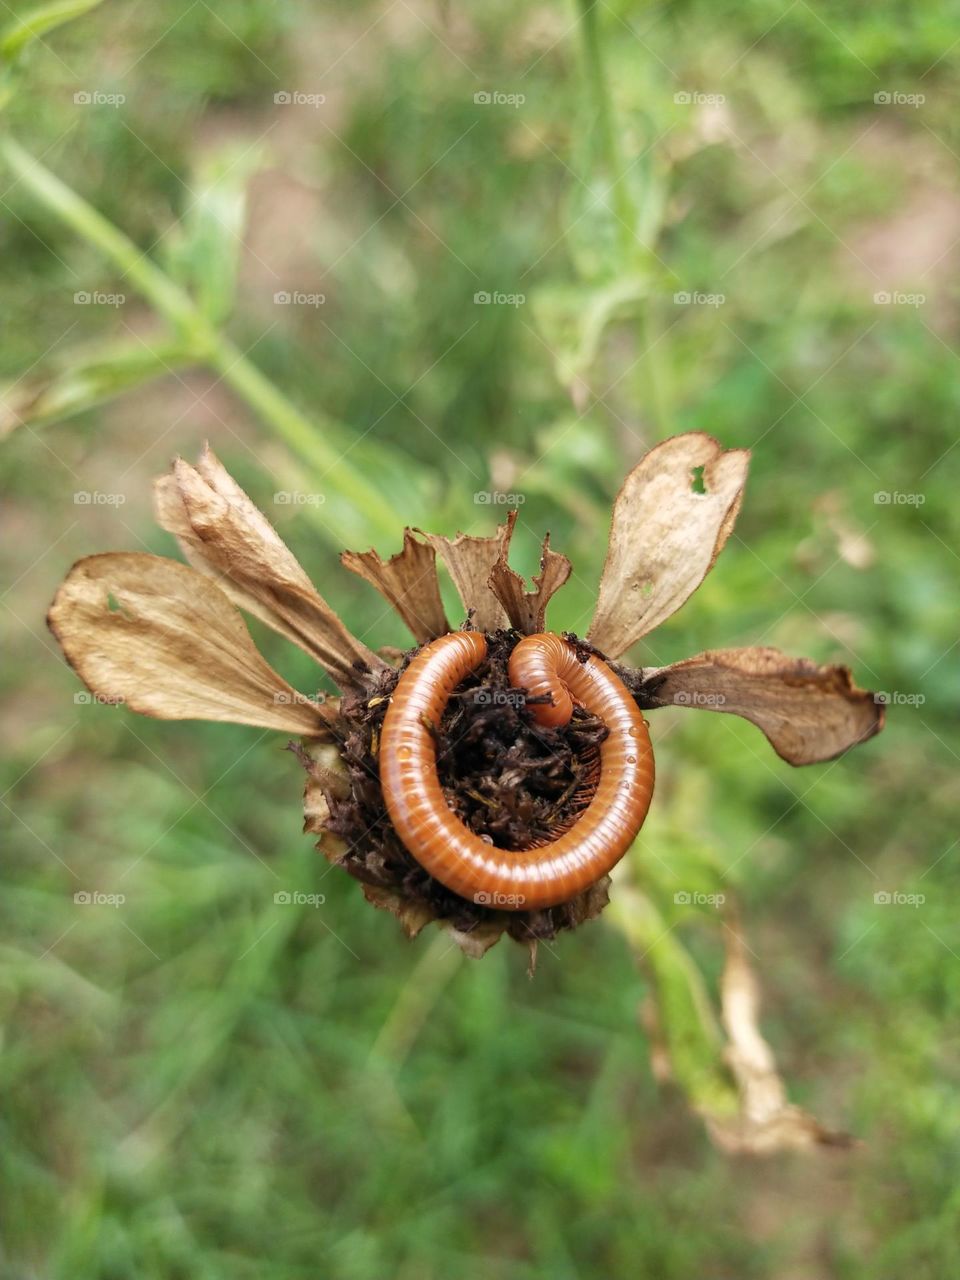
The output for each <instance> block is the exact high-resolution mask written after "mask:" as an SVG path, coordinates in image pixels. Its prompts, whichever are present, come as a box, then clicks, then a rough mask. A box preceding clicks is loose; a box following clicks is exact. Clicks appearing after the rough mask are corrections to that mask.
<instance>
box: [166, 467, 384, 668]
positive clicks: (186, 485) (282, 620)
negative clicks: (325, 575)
mask: <svg viewBox="0 0 960 1280" xmlns="http://www.w3.org/2000/svg"><path fill="white" fill-rule="evenodd" d="M155 506H156V515H157V520H158V522H159V523H160V525H161V526H162V527H163V528H164V529H166V530H167V531H168V532H169V533H172V534H174V535H175V536H176V537H177V539H178V540H179V542H180V545H181V547H182V549H183V553H184V555H185V556H186V557H187V559H188V560H189V561H190V563H191V564H192V565H193V566H194V567H195V568H197V569H199V570H200V571H201V572H202V573H206V574H208V575H210V576H211V577H214V578H216V580H217V582H218V583H219V585H220V586H221V587H222V588H223V590H224V591H225V592H226V593H227V595H228V596H230V598H231V599H232V600H233V601H234V603H235V604H238V605H239V606H240V607H241V608H243V609H246V610H247V611H248V612H249V613H252V614H253V615H254V616H255V617H257V618H259V619H260V620H261V622H265V623H266V624H267V626H269V627H272V628H273V629H274V631H277V632H279V633H280V635H282V636H285V637H286V638H287V639H288V640H292V641H293V642H294V644H297V645H299V646H300V648H301V649H303V650H305V651H306V652H307V653H309V654H310V656H311V657H312V658H314V659H315V660H316V661H317V662H319V663H320V665H321V666H322V667H323V668H324V669H325V670H326V671H328V672H329V673H330V675H331V676H332V677H333V679H334V680H336V681H337V683H338V684H340V685H341V686H344V685H351V684H354V685H355V684H358V683H359V679H358V666H359V667H360V668H366V669H368V670H370V671H379V670H382V669H384V668H385V665H386V664H385V663H384V662H383V661H382V659H380V658H378V657H377V655H376V654H374V653H372V652H371V650H369V649H368V648H367V647H366V645H364V644H361V643H360V641H359V640H357V639H356V638H355V637H354V636H352V635H351V634H350V632H349V631H348V630H347V628H346V627H345V626H344V625H343V623H342V622H341V621H340V619H339V618H338V617H337V615H336V613H335V612H334V611H333V609H331V608H330V606H329V605H328V604H327V602H326V600H324V599H323V598H322V596H320V595H318V593H317V592H316V591H315V590H314V588H313V586H312V584H311V582H310V579H309V578H308V577H307V575H306V574H305V573H304V571H303V569H302V568H301V566H300V565H299V563H298V562H297V560H296V559H295V558H294V556H293V555H292V553H291V552H290V551H289V550H288V548H287V547H286V545H285V544H284V542H283V541H282V539H281V538H280V537H279V535H278V534H277V532H276V530H275V529H274V528H273V526H272V525H271V524H270V522H269V521H268V520H267V518H266V516H264V515H263V513H262V512H261V511H260V510H259V509H258V508H257V507H256V506H254V504H253V503H252V502H251V501H250V499H249V498H248V497H247V495H246V494H245V493H244V492H243V490H242V489H241V488H240V486H239V485H238V484H237V483H236V481H235V480H234V479H233V478H232V477H231V476H230V475H229V473H228V472H227V471H226V470H225V469H224V467H223V466H222V465H221V464H220V462H219V461H218V460H217V458H216V457H215V456H214V454H213V453H212V452H211V450H210V449H209V447H208V448H205V449H204V451H203V454H202V455H201V457H200V460H199V462H198V463H197V466H196V467H191V466H190V465H189V464H188V463H186V462H184V461H183V460H182V459H180V458H178V459H177V460H176V462H175V463H174V465H173V472H172V474H171V475H167V476H162V477H161V478H160V479H159V480H157V481H156V483H155Z"/></svg>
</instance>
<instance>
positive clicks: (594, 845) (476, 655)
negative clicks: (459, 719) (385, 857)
mask: <svg viewBox="0 0 960 1280" xmlns="http://www.w3.org/2000/svg"><path fill="white" fill-rule="evenodd" d="M486 653H487V642H486V640H485V639H484V637H483V635H482V634H481V633H480V632H477V631H458V632H454V633H452V634H450V635H445V636H441V637H440V639H438V640H434V641H433V642H432V643H431V644H429V645H427V646H426V647H425V648H424V649H422V650H421V652H420V653H419V654H418V655H417V656H416V657H415V658H414V660H413V661H412V662H411V663H410V665H409V667H407V669H406V671H405V672H404V673H403V675H402V676H401V677H400V680H399V681H398V683H397V687H396V689H395V690H394V692H393V695H392V697H391V699H390V707H389V709H388V710H387V714H386V718H385V719H384V722H383V731H382V734H381V738H380V751H379V755H380V783H381V787H382V790H383V798H384V801H385V803H386V807H387V812H388V814H389V815H390V820H391V822H392V823H393V827H394V830H395V831H396V832H397V835H398V836H399V837H400V840H401V841H402V842H403V844H404V846H405V848H406V849H407V850H408V852H409V853H410V854H411V855H412V856H413V857H414V858H415V859H416V860H417V862H418V863H419V864H420V865H421V866H422V867H423V868H424V869H425V870H426V871H427V872H428V873H429V874H430V875H431V876H433V877H434V878H435V879H436V880H439V881H440V883H441V884H444V885H446V887H447V888H448V889H451V890H452V891H453V892H454V893H456V894H459V895H460V897H462V898H469V899H471V900H472V901H474V902H476V903H480V904H487V905H490V906H494V907H497V908H500V909H502V910H507V911H533V910H537V909H540V908H543V907H552V906H556V905H557V904H559V903H562V902H567V901H569V900H570V899H571V898H573V897H576V895H577V894H578V893H582V892H583V891H584V890H585V889H588V888H589V887H590V885H592V884H594V883H595V882H596V881H597V880H599V879H600V878H601V877H602V876H604V875H606V873H607V872H608V871H609V870H610V869H611V868H612V867H613V866H614V865H615V864H616V863H617V862H618V861H619V860H620V858H622V857H623V855H624V854H625V853H626V851H627V849H628V848H629V847H630V845H631V844H632V842H633V840H634V838H635V836H636V834H637V832H638V831H639V830H640V827H641V826H642V824H643V820H644V818H645V817H646V815H647V809H648V807H649V805H650V798H651V796H652V794H653V750H652V748H651V746H650V736H649V734H648V732H647V726H646V723H645V722H644V719H643V716H642V715H641V713H640V710H639V708H638V707H637V704H636V702H635V701H634V699H633V697H632V695H631V694H630V693H629V692H628V690H627V689H626V688H625V686H624V685H623V684H622V682H621V681H620V680H619V679H618V678H617V676H615V675H614V673H613V672H612V671H611V670H610V668H609V667H608V666H607V664H606V663H605V662H603V661H602V660H601V659H600V658H598V657H596V656H595V655H590V656H589V657H588V658H587V659H586V661H585V662H581V661H580V659H579V657H578V655H577V654H576V652H575V651H574V650H573V648H572V647H571V646H570V645H569V644H568V643H567V642H566V641H565V640H563V639H561V637H560V636H556V635H551V634H543V635H534V636H527V637H525V638H524V639H523V640H521V641H519V643H518V644H517V645H516V647H515V648H514V650H513V652H512V653H511V655H510V661H509V664H508V668H507V670H508V675H509V678H510V683H511V684H512V685H513V686H514V688H517V689H524V690H525V691H526V694H527V697H528V699H532V698H542V697H549V699H550V701H549V703H547V702H540V703H533V704H530V705H528V708H527V709H528V711H529V713H530V715H531V716H532V717H533V718H534V720H536V722H537V723H538V724H540V725H543V726H544V727H549V728H558V727H561V726H562V725H565V724H566V723H567V722H568V721H569V720H570V717H571V716H572V714H573V708H574V704H575V703H576V704H579V705H580V706H582V707H584V708H585V709H586V710H587V711H589V712H590V713H591V714H593V715H595V716H598V717H599V718H600V719H601V720H602V721H603V723H604V725H605V726H606V728H607V736H606V738H605V739H604V741H603V742H602V743H601V745H600V780H599V782H598V784H597V788H596V791H595V792H594V794H593V798H592V799H591V801H590V803H589V805H588V806H587V808H586V809H585V810H584V811H583V813H582V814H581V815H580V817H579V818H578V819H577V821H576V822H575V823H574V824H573V826H571V827H570V828H569V829H568V830H566V831H564V832H563V833H562V834H561V835H559V836H558V837H557V838H556V839H555V840H551V841H550V842H549V843H546V844H542V845H540V846H539V847H534V848H530V849H500V848H497V846H495V845H493V844H491V843H489V842H488V841H487V840H484V839H483V838H482V837H480V836H478V835H476V834H474V832H472V831H470V830H469V829H468V828H467V827H466V826H465V825H464V824H463V823H462V822H461V821H460V819H459V818H458V817H457V816H456V814H455V813H453V811H452V810H451V809H450V807H449V805H448V804H447V802H446V800H445V799H444V795H443V791H442V789H441V787H440V780H439V778H438V776H437V753H436V745H435V742H434V737H433V734H432V733H431V731H430V726H438V725H439V724H440V719H441V717H442V715H443V711H444V708H445V707H446V705H447V702H448V701H449V699H450V696H451V695H452V693H453V691H454V689H456V687H457V686H458V685H459V684H460V683H461V681H463V680H464V679H465V678H466V676H468V675H469V674H470V672H471V671H474V670H475V669H476V668H477V667H478V666H479V665H480V663H481V662H482V661H483V659H484V658H485V656H486Z"/></svg>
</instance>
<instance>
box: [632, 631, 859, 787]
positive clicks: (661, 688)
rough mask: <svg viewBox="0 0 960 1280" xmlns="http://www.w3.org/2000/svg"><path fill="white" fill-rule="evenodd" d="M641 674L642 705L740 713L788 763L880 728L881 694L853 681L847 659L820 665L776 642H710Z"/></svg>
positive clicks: (828, 752) (830, 753)
mask: <svg viewBox="0 0 960 1280" xmlns="http://www.w3.org/2000/svg"><path fill="white" fill-rule="evenodd" d="M643 676H644V678H643V682H642V685H641V686H640V689H639V691H638V697H639V698H640V700H641V702H642V703H643V705H644V706H647V707H663V706H678V707H699V708H702V709H704V710H707V711H726V712H730V713H732V714H733V715H737V716H744V717H745V718H746V719H747V720H750V721H752V722H753V724H755V725H757V726H758V728H760V729H762V730H763V732H764V733H765V734H766V735H767V737H768V738H769V740H770V744H771V746H772V747H773V749H774V751H776V753H777V755H778V756H780V757H782V759H784V760H786V761H787V762H788V763H789V764H796V765H799V764H815V763H816V762H818V761H820V760H832V759H833V757H834V756H838V755H840V754H841V752H843V751H847V750H849V748H850V747H854V746H856V745H857V743H858V742H866V740H867V739H868V738H872V737H873V736H874V734H876V733H879V732H880V730H881V729H882V728H883V721H884V709H883V705H882V702H880V701H878V699H877V697H876V696H875V695H874V694H872V693H869V692H867V691H866V690H865V689H858V688H857V687H856V685H855V684H854V683H853V680H852V678H851V675H850V669H849V668H848V667H841V666H836V667H821V666H818V665H817V663H815V662H811V661H810V660H809V659H808V658H790V657H788V656H787V655H786V654H785V653H781V652H780V650H779V649H767V648H757V649H715V650H713V651H712V652H709V653H701V654H698V655H697V656H696V657H695V658H687V659H686V661H685V662H675V663H674V664H673V665H672V666H670V667H660V668H657V669H649V668H648V669H645V670H644V673H643Z"/></svg>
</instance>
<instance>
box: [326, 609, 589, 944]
mask: <svg viewBox="0 0 960 1280" xmlns="http://www.w3.org/2000/svg"><path fill="white" fill-rule="evenodd" d="M486 639H487V654H486V657H485V658H484V659H483V661H482V662H481V663H480V665H479V666H478V667H477V668H476V669H475V670H474V671H473V672H471V673H470V674H469V675H468V676H467V677H466V678H465V679H464V681H463V683H462V684H461V685H460V686H459V687H458V688H457V689H456V690H455V691H454V693H453V695H452V696H451V698H450V701H449V703H448V704H447V707H446V710H445V711H444V714H443V716H442V718H441V720H440V723H439V724H438V725H436V726H433V730H434V734H435V740H436V747H437V774H438V778H439V782H440V785H441V788H442V790H443V795H444V798H445V800H446V802H447V804H448V805H449V806H450V808H451V809H452V811H453V812H454V813H455V814H456V816H457V817H458V818H459V819H460V821H461V822H462V823H463V824H464V825H465V826H466V827H467V828H468V829H469V830H470V831H472V832H474V833H476V834H477V835H479V836H482V837H484V838H486V839H487V840H489V841H491V842H492V843H493V844H495V845H497V846H498V847H500V848H507V849H519V850H525V849H530V850H531V851H532V850H535V849H537V848H539V847H540V846H542V845H545V844H548V843H549V842H551V841H552V840H554V839H556V838H557V836H559V835H561V834H562V833H563V832H564V831H566V830H568V829H569V828H570V827H572V826H573V825H574V824H575V823H576V822H577V820H578V818H579V817H580V815H581V814H582V813H583V811H584V809H585V808H586V807H587V805H588V804H589V803H590V800H591V799H592V797H593V795H594V793H595V791H596V788H597V784H598V780H599V777H600V744H601V743H602V742H603V741H604V739H605V738H606V736H607V729H606V726H605V725H604V724H603V722H602V721H601V720H600V719H598V718H597V717H596V716H593V715H590V714H588V713H587V712H586V711H584V710H583V709H581V708H579V707H578V708H576V709H575V710H574V714H573V717H572V719H571V720H570V722H569V723H568V724H567V725H565V726H563V727H561V728H555V729H553V728H543V727H541V726H538V725H537V724H536V723H534V721H533V718H532V717H531V716H529V715H527V714H524V712H523V707H524V697H523V695H522V693H521V692H520V691H519V690H517V689H516V688H514V687H513V686H512V684H511V682H510V678H509V674H508V670H507V666H508V662H509V658H510V654H511V653H512V651H513V649H514V648H515V646H516V644H517V642H518V639H519V637H518V636H517V635H516V633H515V632H512V631H497V632H493V633H491V634H489V635H487V637H486ZM415 653H416V651H415V650H414V651H412V653H411V655H409V656H413V655H414V654H415ZM401 670H402V669H401ZM400 674H401V672H400V671H391V672H389V673H385V674H383V675H382V676H380V677H379V678H378V682H377V685H376V687H375V688H372V689H371V690H370V692H369V695H368V696H367V697H364V698H360V697H357V698H353V699H348V700H346V701H345V703H344V705H343V716H344V719H345V722H346V726H347V733H346V739H345V743H344V759H345V762H346V765H347V769H348V772H349V777H350V783H351V786H350V793H349V795H348V796H347V797H346V798H340V799H338V798H337V797H330V806H331V818H330V821H329V823H328V826H329V828H330V830H331V831H333V832H334V834H336V835H338V836H339V837H340V838H341V839H342V840H343V841H344V842H345V843H346V844H347V853H346V855H345V858H344V866H345V868H346V869H347V870H348V871H349V872H350V873H351V874H352V875H354V876H355V877H356V878H357V879H359V880H361V881H363V882H365V883H368V884H373V885H376V886H377V887H379V888H381V889H384V888H385V889H395V890H396V891H397V892H398V893H401V894H402V895H403V896H404V897H406V898H407V899H414V900H420V901H423V902H424V903H425V904H426V905H428V906H429V908H430V910H431V912H432V913H433V914H434V915H436V916H438V917H441V918H446V919H451V920H452V921H453V922H454V923H455V925H456V926H457V927H458V928H461V929H465V930H469V929H472V928H475V927H476V926H477V925H478V923H481V922H482V921H483V920H484V919H486V918H488V917H489V916H490V915H491V914H492V912H491V909H490V908H489V907H487V906H484V905H483V904H481V903H475V902H469V901H467V900H465V899H464V898H461V897H459V896H458V895H457V894H454V893H452V892H451V891H450V890H449V889H447V888H445V887H444V886H443V885H442V884H440V883H439V882H438V881H437V880H435V879H433V878H432V877H431V876H430V875H428V874H427V872H426V871H425V870H424V868H423V867H421V866H420V865H419V863H417V861H416V860H415V859H414V858H413V857H412V856H411V854H410V853H409V852H408V851H407V850H406V849H405V848H404V846H403V844H402V843H401V842H400V840H399V838H398V837H397V834H396V832H395V831H394V829H393V827H392V825H391V823H390V820H389V816H388V814H387V812H386V807H385V804H384V801H383V795H382V791H381V788H380V785H379V760H378V754H379V741H380V734H381V730H382V724H383V719H384V716H385V715H386V711H387V707H388V705H389V699H390V695H391V693H392V691H393V688H394V687H395V686H396V683H397V681H398V679H399V677H400ZM531 856H533V855H531ZM582 912H583V907H582V904H579V905H578V903H577V902H574V903H571V904H564V905H562V906H557V907H551V908H548V909H546V910H543V911H539V912H531V913H524V914H523V915H522V916H520V917H515V918H514V920H513V922H512V923H511V925H510V926H509V931H510V932H511V933H513V934H514V936H516V937H518V938H522V939H524V940H526V939H528V938H529V937H531V936H537V937H542V938H550V937H553V936H554V935H555V934H556V932H557V931H558V930H559V929H562V928H564V927H569V926H570V925H571V924H573V923H576V921H577V920H578V919H579V918H581V916H582Z"/></svg>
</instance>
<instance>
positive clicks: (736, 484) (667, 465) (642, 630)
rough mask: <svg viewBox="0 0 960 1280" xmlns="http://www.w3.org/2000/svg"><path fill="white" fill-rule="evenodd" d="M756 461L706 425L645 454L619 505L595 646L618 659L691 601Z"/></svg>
mask: <svg viewBox="0 0 960 1280" xmlns="http://www.w3.org/2000/svg"><path fill="white" fill-rule="evenodd" d="M749 461H750V454H749V451H748V450H746V449H730V450H728V451H726V452H725V451H724V450H723V449H722V448H721V446H720V445H719V444H718V443H717V441H716V440H714V439H713V438H712V436H708V435H705V434H704V433H703V432H700V431H691V432H688V433H687V434H685V435H680V436H673V437H671V438H670V439H669V440H664V441H663V443H662V444H658V445H656V446H655V448H653V449H651V450H650V452H649V453H648V454H646V455H645V456H644V457H643V458H641V459H640V461H639V462H638V463H637V465H636V466H635V467H634V469H633V470H632V471H631V472H630V474H629V475H628V476H627V478H626V480H625V481H624V484H623V488H622V489H621V490H620V492H619V494H618V495H617V500H616V502H615V504H614V508H613V520H612V522H611V525H610V541H609V545H608V548H607V558H606V563H605V564H604V567H603V576H602V578H601V581H600V594H599V599H598V600H597V608H596V612H595V613H594V616H593V622H592V623H591V624H590V630H589V632H588V633H587V638H588V639H589V641H590V642H591V644H595V645H596V646H597V648H598V649H600V650H602V651H603V652H604V653H606V654H608V655H609V656H610V657H611V658H617V657H619V656H620V655H621V654H622V653H623V652H624V651H625V650H626V649H629V647H630V646H631V645H632V644H635V643H636V641H637V640H639V639H640V638H641V637H642V636H645V635H646V634H647V633H648V632H649V631H652V630H653V628H654V627H656V626H659V625H660V623H661V622H664V621H665V620H666V619H667V618H669V617H670V616H671V615H672V614H674V613H676V611H677V610H678V609H679V608H680V606H681V605H682V604H683V603H684V602H685V601H686V600H687V599H689V597H690V596H691V595H692V594H693V592H694V591H695V590H696V589H697V587H698V586H699V585H700V583H701V582H702V581H703V579H704V578H705V577H706V575H707V573H708V572H709V571H710V568H711V566H712V565H713V563H714V561H715V560H716V558H717V556H718V555H719V554H720V550H721V548H722V547H723V544H724V543H725V542H726V540H727V538H728V537H729V536H730V532H731V530H732V529H733V525H734V522H735V520H736V518H737V513H738V512H739V510H740V503H741V500H742V497H743V486H744V484H745V482H746V478H747V467H748V464H749ZM701 490H702V492H701Z"/></svg>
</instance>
